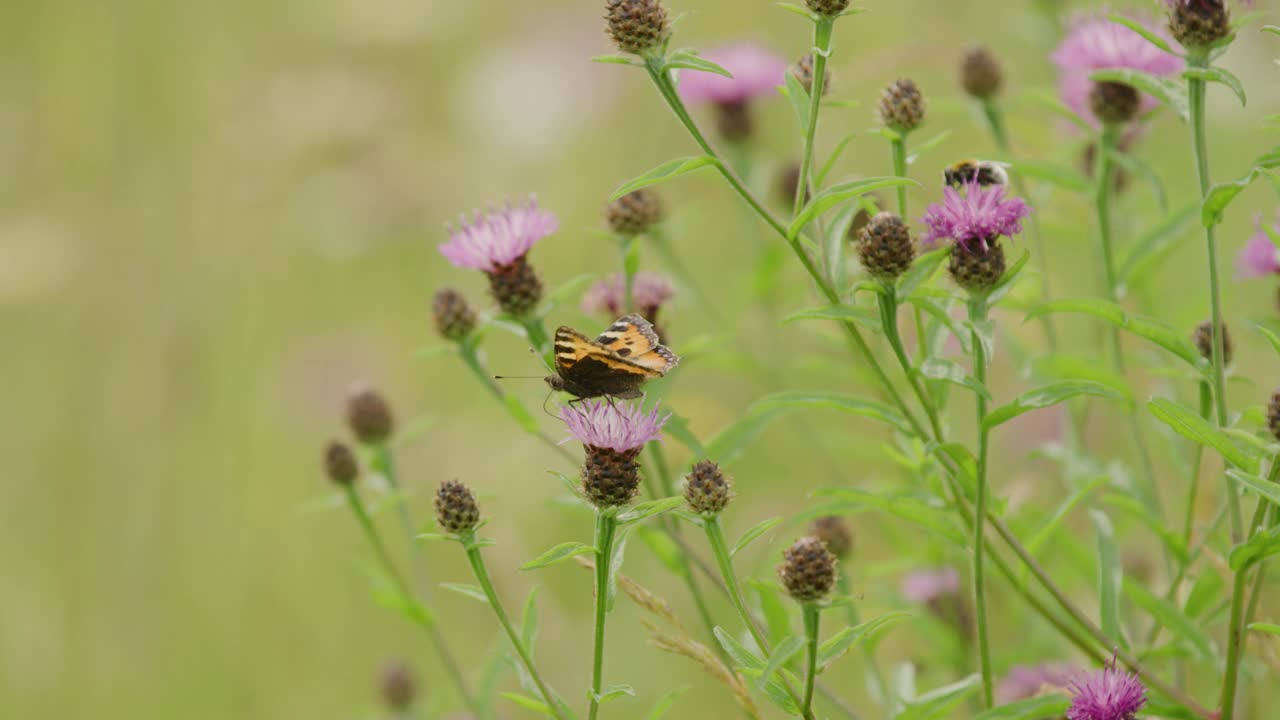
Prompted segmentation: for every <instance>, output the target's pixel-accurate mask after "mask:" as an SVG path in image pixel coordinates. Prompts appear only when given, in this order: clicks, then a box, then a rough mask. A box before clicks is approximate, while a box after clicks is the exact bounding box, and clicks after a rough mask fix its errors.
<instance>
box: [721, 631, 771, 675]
mask: <svg viewBox="0 0 1280 720" xmlns="http://www.w3.org/2000/svg"><path fill="white" fill-rule="evenodd" d="M711 632H712V634H714V635H715V636H716V640H718V641H719V642H720V647H722V648H724V652H725V654H726V655H728V656H729V659H730V660H732V661H733V662H734V664H736V665H737V666H738V667H741V668H746V669H749V670H763V669H764V665H765V663H764V660H762V659H760V657H759V656H758V655H756V654H755V653H753V652H751V651H750V650H748V649H747V648H746V647H744V646H743V645H742V643H740V642H738V641H737V640H736V639H734V637H733V636H732V635H730V634H729V633H727V632H725V629H724V628H722V627H719V626H716V627H715V628H712V630H711Z"/></svg>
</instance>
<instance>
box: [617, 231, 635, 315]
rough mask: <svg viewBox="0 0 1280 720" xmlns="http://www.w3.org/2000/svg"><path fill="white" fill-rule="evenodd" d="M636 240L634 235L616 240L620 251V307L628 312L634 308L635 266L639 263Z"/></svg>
mask: <svg viewBox="0 0 1280 720" xmlns="http://www.w3.org/2000/svg"><path fill="white" fill-rule="evenodd" d="M637 240H638V238H636V237H626V238H620V239H619V240H618V249H619V250H620V251H621V252H622V307H623V308H624V309H625V310H626V312H629V313H630V312H635V310H636V298H635V288H636V270H637V267H636V266H637V265H638V264H639V263H638V261H639V255H637V254H636V251H637V250H638V249H639V246H638V245H637Z"/></svg>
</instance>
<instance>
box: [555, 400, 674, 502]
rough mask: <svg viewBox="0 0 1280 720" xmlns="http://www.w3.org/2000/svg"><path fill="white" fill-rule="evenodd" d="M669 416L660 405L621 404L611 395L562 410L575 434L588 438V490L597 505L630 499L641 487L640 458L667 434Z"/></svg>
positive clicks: (585, 474)
mask: <svg viewBox="0 0 1280 720" xmlns="http://www.w3.org/2000/svg"><path fill="white" fill-rule="evenodd" d="M668 417H670V415H667V416H661V415H659V413H658V409H657V408H656V407H655V408H654V409H653V410H651V411H650V412H647V413H646V412H645V411H644V409H643V408H642V407H641V406H640V405H638V404H637V405H631V406H626V405H619V404H617V403H614V402H613V401H609V400H600V401H595V402H585V403H582V404H581V405H579V406H577V407H566V408H564V409H562V410H561V411H560V419H561V420H563V421H564V424H565V426H566V428H567V429H568V430H569V434H570V435H572V436H573V437H574V438H576V439H577V440H578V442H580V443H582V447H583V449H584V450H585V451H586V455H587V459H586V461H585V462H584V463H583V465H582V492H583V494H584V495H586V497H587V500H588V501H590V502H591V504H593V505H595V506H596V507H597V508H600V509H605V508H610V507H616V506H619V505H626V504H627V503H629V502H631V499H632V498H634V497H635V496H636V493H637V492H639V491H640V464H639V463H637V462H636V458H637V457H639V456H640V451H642V450H644V446H645V445H646V444H647V443H648V442H650V441H651V440H657V439H658V438H659V437H661V436H662V426H663V425H664V424H666V422H667V418H668Z"/></svg>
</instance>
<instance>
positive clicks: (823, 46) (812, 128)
mask: <svg viewBox="0 0 1280 720" xmlns="http://www.w3.org/2000/svg"><path fill="white" fill-rule="evenodd" d="M835 25H836V20H835V18H830V17H819V18H818V19H817V20H815V21H814V22H813V81H812V82H811V83H810V87H809V126H808V127H806V128H804V147H803V149H802V150H801V153H800V177H799V180H798V181H797V182H796V197H795V205H794V207H793V213H792V214H793V215H799V214H800V210H801V209H803V208H804V204H805V200H806V199H807V198H808V197H809V194H810V186H811V184H812V179H811V178H810V175H812V173H813V143H814V137H815V136H816V135H817V133H818V114H819V112H820V111H821V110H822V93H823V91H824V85H825V84H826V81H827V57H828V56H829V55H830V54H831V35H832V32H833V31H834V30H835ZM812 192H815V193H816V192H817V188H813V189H812Z"/></svg>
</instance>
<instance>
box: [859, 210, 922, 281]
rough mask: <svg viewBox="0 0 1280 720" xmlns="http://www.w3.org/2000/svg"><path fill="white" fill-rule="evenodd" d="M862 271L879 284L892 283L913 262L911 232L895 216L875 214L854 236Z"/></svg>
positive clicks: (914, 250) (914, 251) (914, 256)
mask: <svg viewBox="0 0 1280 720" xmlns="http://www.w3.org/2000/svg"><path fill="white" fill-rule="evenodd" d="M858 258H859V259H860V260H861V261H862V267H864V268H866V270H867V272H868V273H870V275H871V276H872V277H874V278H877V279H879V280H896V279H897V278H898V277H900V276H901V275H902V273H904V272H906V271H907V270H908V269H909V268H910V267H911V263H912V261H914V260H915V259H916V249H915V246H914V245H913V244H912V242H911V231H910V230H909V229H908V228H907V225H906V223H904V222H902V218H900V217H898V216H897V215H896V214H895V213H891V212H882V213H877V214H876V216H875V217H873V218H871V221H870V222H868V223H867V226H866V227H864V228H863V229H862V232H860V233H858Z"/></svg>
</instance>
